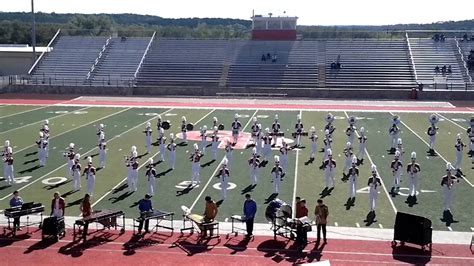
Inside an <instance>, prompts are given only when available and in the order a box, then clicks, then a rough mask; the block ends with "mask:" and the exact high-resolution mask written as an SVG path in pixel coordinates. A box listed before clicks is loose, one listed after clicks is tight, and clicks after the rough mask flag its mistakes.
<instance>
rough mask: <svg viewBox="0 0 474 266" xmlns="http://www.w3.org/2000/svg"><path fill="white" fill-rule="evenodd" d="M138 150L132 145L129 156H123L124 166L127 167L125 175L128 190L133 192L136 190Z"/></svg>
mask: <svg viewBox="0 0 474 266" xmlns="http://www.w3.org/2000/svg"><path fill="white" fill-rule="evenodd" d="M137 157H138V152H137V147H136V146H132V149H131V152H130V156H125V166H126V167H127V169H128V175H127V184H128V191H129V192H134V191H137V182H138V161H137V160H138V158H137Z"/></svg>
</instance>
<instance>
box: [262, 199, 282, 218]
mask: <svg viewBox="0 0 474 266" xmlns="http://www.w3.org/2000/svg"><path fill="white" fill-rule="evenodd" d="M283 204H286V203H285V202H284V201H282V200H280V199H274V200H272V201H271V202H270V203H268V205H267V208H266V209H265V219H267V221H268V222H273V220H274V219H275V217H276V212H277V210H278V209H280V207H281V206H282V205H283Z"/></svg>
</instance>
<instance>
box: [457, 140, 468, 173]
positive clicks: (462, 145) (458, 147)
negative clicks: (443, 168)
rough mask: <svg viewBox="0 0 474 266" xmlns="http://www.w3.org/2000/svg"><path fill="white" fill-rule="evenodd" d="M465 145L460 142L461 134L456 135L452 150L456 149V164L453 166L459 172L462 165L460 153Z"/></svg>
mask: <svg viewBox="0 0 474 266" xmlns="http://www.w3.org/2000/svg"><path fill="white" fill-rule="evenodd" d="M464 147H466V145H465V144H464V143H463V142H462V139H461V134H457V135H456V144H455V145H454V148H456V164H454V168H455V169H456V170H457V171H458V172H459V171H461V164H462V152H463V150H464Z"/></svg>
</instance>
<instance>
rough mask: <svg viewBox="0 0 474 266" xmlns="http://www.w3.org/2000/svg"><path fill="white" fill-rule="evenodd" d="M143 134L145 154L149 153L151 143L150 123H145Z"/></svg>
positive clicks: (151, 131)
mask: <svg viewBox="0 0 474 266" xmlns="http://www.w3.org/2000/svg"><path fill="white" fill-rule="evenodd" d="M143 133H144V134H145V145H146V153H150V152H151V143H152V140H151V138H152V135H151V134H152V133H153V130H152V129H151V123H150V122H146V126H145V130H143Z"/></svg>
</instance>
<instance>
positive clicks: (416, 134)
mask: <svg viewBox="0 0 474 266" xmlns="http://www.w3.org/2000/svg"><path fill="white" fill-rule="evenodd" d="M390 115H392V116H393V113H392V112H390ZM400 122H401V123H402V125H404V126H405V127H406V128H407V129H408V130H410V131H411V132H412V133H413V134H415V136H417V137H418V138H419V139H420V140H421V141H422V142H423V143H425V144H426V146H428V147H429V146H430V144H429V143H428V142H426V140H424V139H423V138H422V137H421V136H420V135H418V133H416V132H415V131H414V130H413V129H411V128H410V127H409V126H408V125H407V124H405V122H403V121H402V120H400ZM435 151H436V154H438V157H439V158H441V159H442V160H443V161H444V162H445V163H448V162H449V161H448V160H446V159H445V158H444V157H443V155H441V153H440V152H439V151H438V150H436V149H435ZM463 180H465V181H466V182H467V183H468V184H469V185H470V186H471V187H474V185H473V184H472V183H471V181H469V180H468V179H467V178H466V177H464V178H463Z"/></svg>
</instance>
